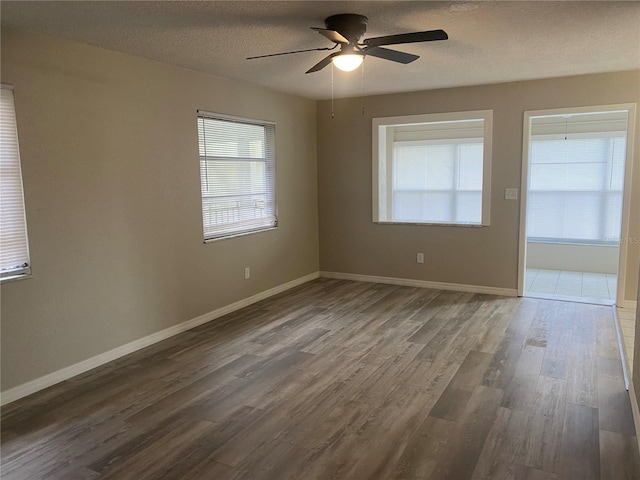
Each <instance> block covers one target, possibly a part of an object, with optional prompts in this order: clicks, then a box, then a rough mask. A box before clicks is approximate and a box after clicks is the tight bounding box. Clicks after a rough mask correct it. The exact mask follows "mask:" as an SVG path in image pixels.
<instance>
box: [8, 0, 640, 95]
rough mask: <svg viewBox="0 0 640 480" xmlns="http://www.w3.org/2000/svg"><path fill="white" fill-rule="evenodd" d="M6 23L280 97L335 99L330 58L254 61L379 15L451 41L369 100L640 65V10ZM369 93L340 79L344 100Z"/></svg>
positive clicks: (320, 42) (141, 11)
mask: <svg viewBox="0 0 640 480" xmlns="http://www.w3.org/2000/svg"><path fill="white" fill-rule="evenodd" d="M1 9H2V11H1V13H2V26H3V27H5V26H9V27H15V28H19V29H24V30H30V31H34V32H41V33H46V34H51V35H57V36H61V37H65V38H68V39H72V40H76V41H79V42H83V43H88V44H91V45H97V46H100V47H104V48H107V49H110V50H115V51H118V52H124V53H127V54H131V55H136V56H139V57H144V58H149V59H152V60H156V61H159V62H163V63H168V64H172V65H178V66H181V67H186V68H191V69H194V70H199V71H202V72H207V73H212V74H215V75H219V76H223V77H229V78H233V79H239V80H245V81H247V82H250V83H253V84H257V85H262V86H265V87H268V88H271V89H274V90H278V91H282V92H287V93H292V94H297V95H301V96H304V97H309V98H315V99H321V98H328V97H330V96H331V68H329V67H328V68H325V69H324V70H322V71H320V72H318V73H313V74H308V75H305V73H304V72H305V71H306V70H308V69H309V68H310V67H311V66H312V65H314V64H315V63H316V62H318V61H319V60H320V59H322V58H323V57H324V56H325V55H326V54H327V53H328V52H309V53H300V54H295V55H288V56H282V57H272V58H266V59H259V60H245V57H247V56H251V55H261V54H267V53H277V52H282V51H288V50H297V49H305V48H317V47H325V46H326V47H330V46H332V45H333V44H332V43H331V42H329V41H328V40H326V39H325V38H324V37H322V36H320V35H318V34H317V33H316V32H314V31H312V30H310V29H309V28H308V27H311V26H317V27H323V26H324V25H323V20H324V18H325V17H327V16H329V15H334V14H338V13H359V14H362V15H366V16H367V17H369V28H368V32H367V36H368V37H375V36H381V35H389V34H394V33H406V32H412V31H421V30H433V29H438V28H442V29H444V30H445V31H446V32H447V33H448V34H449V40H447V41H440V42H430V43H423V44H410V45H400V46H397V47H392V48H397V49H398V50H402V51H405V52H410V53H414V54H418V55H420V57H421V58H420V59H418V60H417V61H415V62H413V63H411V64H409V65H400V64H396V63H392V62H389V61H385V60H381V59H378V58H372V57H369V58H367V59H366V61H365V67H364V93H365V94H366V95H371V94H379V93H391V92H401V91H414V90H425V89H433V88H441V87H452V86H462V85H479V84H487V83H498V82H505V81H513V80H526V79H535V78H548V77H558V76H566V75H576V74H587V73H597V72H607V71H619V70H631V69H637V68H640V28H639V25H640V2H638V1H622V2H614V1H599V2H589V1H567V2H565V1H509V2H507V1H492V2H487V1H473V2H465V1H454V2H436V1H420V2H407V1H395V2H386V1H368V2H356V1H349V2H344V1H341V2H331V1H322V2H317V1H300V2H289V1H285V2H271V1H230V2H227V1H215V2H170V1H144V2H133V1H127V2H123V1H120V2H105V1H80V2H78V1H73V2H47V1H36V2H28V1H18V2H13V1H4V0H3V1H2V3H1ZM361 92H362V86H361V75H360V73H359V70H357V71H355V72H352V73H343V72H339V71H338V70H336V71H335V95H336V96H337V97H344V96H358V95H360V94H361Z"/></svg>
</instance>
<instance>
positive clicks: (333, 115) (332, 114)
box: [331, 63, 335, 118]
mask: <svg viewBox="0 0 640 480" xmlns="http://www.w3.org/2000/svg"><path fill="white" fill-rule="evenodd" d="M331 118H335V114H334V111H333V63H331Z"/></svg>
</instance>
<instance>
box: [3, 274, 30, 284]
mask: <svg viewBox="0 0 640 480" xmlns="http://www.w3.org/2000/svg"><path fill="white" fill-rule="evenodd" d="M31 277H32V275H31V273H18V274H16V275H11V276H10V277H4V278H0V283H9V282H17V281H19V280H26V279H27V278H31Z"/></svg>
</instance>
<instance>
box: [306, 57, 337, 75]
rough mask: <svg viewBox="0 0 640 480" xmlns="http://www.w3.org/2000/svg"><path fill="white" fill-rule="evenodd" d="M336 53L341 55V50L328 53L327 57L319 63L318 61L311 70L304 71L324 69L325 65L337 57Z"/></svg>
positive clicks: (311, 71) (310, 71)
mask: <svg viewBox="0 0 640 480" xmlns="http://www.w3.org/2000/svg"><path fill="white" fill-rule="evenodd" d="M336 55H340V52H336V53H332V54H331V55H327V56H326V57H324V58H323V59H322V60H320V61H319V62H318V63H316V64H315V65H314V66H313V67H311V68H310V69H309V70H307V71H306V72H304V73H313V72H317V71H320V70H322V69H323V68H324V67H326V66H327V65H329V64H330V63H331V60H333V57H335V56H336Z"/></svg>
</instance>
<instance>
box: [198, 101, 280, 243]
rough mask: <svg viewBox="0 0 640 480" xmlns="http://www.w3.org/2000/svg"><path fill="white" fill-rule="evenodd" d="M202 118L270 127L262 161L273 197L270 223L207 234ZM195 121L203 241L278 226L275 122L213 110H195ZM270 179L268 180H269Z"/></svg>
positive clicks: (266, 131)
mask: <svg viewBox="0 0 640 480" xmlns="http://www.w3.org/2000/svg"><path fill="white" fill-rule="evenodd" d="M204 119H212V120H218V121H223V122H229V123H239V124H244V125H257V126H261V127H264V128H265V129H270V131H269V130H265V142H267V144H265V158H264V163H265V183H266V184H267V187H268V188H269V189H270V192H271V193H270V195H271V197H272V198H273V218H274V220H273V221H272V222H271V224H270V225H262V226H253V225H248V226H247V227H246V228H244V229H237V230H234V231H231V232H227V233H225V232H222V233H218V234H211V235H207V233H206V225H205V218H204V200H205V195H204V194H203V191H202V173H201V172H202V160H203V156H202V155H200V142H201V138H200V122H201V120H204ZM197 122H198V126H197V135H198V163H199V171H200V175H199V178H200V202H201V210H200V215H201V220H202V229H203V230H202V232H203V238H204V243H211V242H217V241H220V240H226V239H229V238H234V237H240V236H245V235H252V234H255V233H260V232H266V231H269V230H275V229H277V228H278V203H277V195H276V153H275V151H276V138H275V137H276V124H275V122H273V121H268V120H257V119H252V118H244V117H237V116H233V115H227V114H221V113H215V112H209V111H205V110H198V111H197ZM269 140H271V145H268V142H269ZM269 151H270V152H271V154H272V157H271V158H270V157H269V155H268V152H269ZM229 158H231V159H233V158H235V157H229ZM270 169H271V172H270V174H269V170H270ZM269 180H270V181H269ZM227 225H232V224H227Z"/></svg>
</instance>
